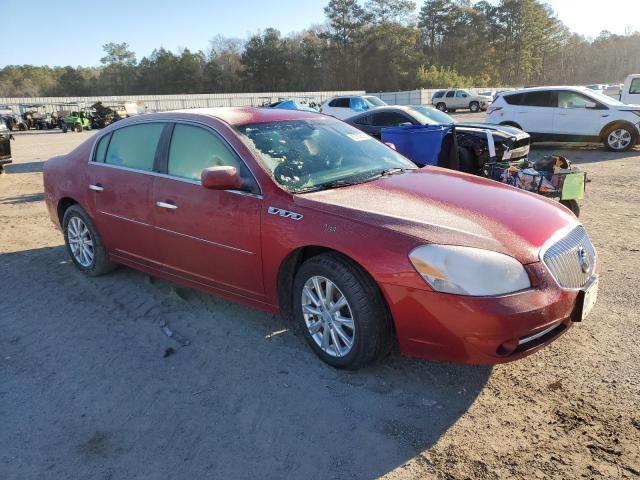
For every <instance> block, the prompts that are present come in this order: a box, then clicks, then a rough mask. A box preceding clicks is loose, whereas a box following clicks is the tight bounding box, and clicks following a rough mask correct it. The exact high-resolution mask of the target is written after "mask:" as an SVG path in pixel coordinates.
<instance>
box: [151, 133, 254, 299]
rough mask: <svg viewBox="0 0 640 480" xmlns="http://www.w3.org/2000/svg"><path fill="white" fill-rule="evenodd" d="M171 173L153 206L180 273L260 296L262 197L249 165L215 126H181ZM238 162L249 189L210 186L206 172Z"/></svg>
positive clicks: (172, 265) (161, 181)
mask: <svg viewBox="0 0 640 480" xmlns="http://www.w3.org/2000/svg"><path fill="white" fill-rule="evenodd" d="M166 163H167V166H166V173H167V175H166V176H159V177H157V178H156V179H155V182H154V186H153V195H152V197H153V205H154V209H155V215H154V216H155V230H156V238H157V239H158V249H159V251H160V255H161V257H162V259H163V260H162V261H163V263H164V264H165V267H166V268H167V269H169V270H171V271H172V272H173V273H174V274H175V275H178V276H182V277H186V278H188V279H190V280H193V281H196V282H199V283H202V284H207V285H210V286H212V287H214V288H219V289H222V290H226V291H229V292H232V293H236V294H241V295H247V296H250V297H254V298H258V299H259V298H260V297H261V296H262V295H263V292H264V288H263V282H262V257H261V253H262V252H261V248H260V245H261V244H260V209H261V208H262V197H261V196H260V195H259V190H258V185H257V183H256V181H255V179H254V178H253V176H252V175H251V173H250V172H249V170H248V168H247V167H246V165H245V164H244V163H243V161H242V160H241V159H240V158H239V157H238V155H237V154H236V153H235V152H233V151H232V150H231V148H230V147H229V146H228V145H227V143H226V142H225V141H224V140H223V139H222V138H221V137H220V136H219V135H218V134H217V133H214V132H213V131H212V130H209V129H207V128H204V127H200V126H196V125H191V124H176V125H175V128H174V130H173V134H172V137H171V142H170V145H169V149H168V155H167V162H166ZM223 165H228V166H234V167H236V168H237V169H238V171H239V172H240V174H241V176H242V177H243V179H244V180H245V183H246V184H247V186H248V190H249V191H228V190H225V191H223V190H209V189H206V188H204V187H203V186H202V185H201V184H200V174H201V172H202V170H204V169H205V168H207V167H212V166H223Z"/></svg>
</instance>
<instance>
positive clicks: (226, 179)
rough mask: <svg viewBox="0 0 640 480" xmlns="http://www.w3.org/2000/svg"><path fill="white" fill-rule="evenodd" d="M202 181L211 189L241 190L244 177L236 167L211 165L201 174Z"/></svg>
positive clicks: (204, 185)
mask: <svg viewBox="0 0 640 480" xmlns="http://www.w3.org/2000/svg"><path fill="white" fill-rule="evenodd" d="M200 182H201V183H202V186H203V187H204V188H208V189H210V190H239V189H241V188H242V179H241V178H240V174H239V173H238V169H237V168H236V167H228V166H224V167H209V168H205V169H204V170H203V171H202V173H201V174H200Z"/></svg>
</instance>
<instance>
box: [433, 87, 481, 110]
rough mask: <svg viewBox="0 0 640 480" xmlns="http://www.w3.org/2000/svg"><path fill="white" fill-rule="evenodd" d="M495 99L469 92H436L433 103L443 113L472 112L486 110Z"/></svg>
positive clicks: (461, 90)
mask: <svg viewBox="0 0 640 480" xmlns="http://www.w3.org/2000/svg"><path fill="white" fill-rule="evenodd" d="M492 101H493V98H491V97H489V96H486V95H478V94H477V93H472V92H470V91H469V90H463V89H451V90H441V91H438V92H436V93H435V94H434V95H433V98H432V99H431V103H433V105H434V106H435V107H436V108H437V109H438V110H440V111H441V112H455V111H456V110H458V109H464V108H468V109H469V110H471V111H472V112H474V113H475V112H479V111H480V110H486V109H487V107H488V106H489V104H490V103H491V102H492Z"/></svg>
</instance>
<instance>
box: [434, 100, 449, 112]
mask: <svg viewBox="0 0 640 480" xmlns="http://www.w3.org/2000/svg"><path fill="white" fill-rule="evenodd" d="M436 108H437V109H438V110H440V111H441V112H446V111H447V106H446V105H445V104H444V103H443V102H439V103H437V104H436Z"/></svg>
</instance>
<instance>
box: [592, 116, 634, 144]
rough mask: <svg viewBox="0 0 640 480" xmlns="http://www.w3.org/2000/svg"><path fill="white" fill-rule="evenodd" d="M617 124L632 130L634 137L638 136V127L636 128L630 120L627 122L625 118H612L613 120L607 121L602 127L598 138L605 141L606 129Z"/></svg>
mask: <svg viewBox="0 0 640 480" xmlns="http://www.w3.org/2000/svg"><path fill="white" fill-rule="evenodd" d="M618 126H620V127H622V126H624V127H627V128H629V129H630V130H631V131H632V132H633V134H634V136H635V137H636V138H638V129H637V128H636V126H635V125H634V124H633V123H631V122H629V121H627V120H613V121H611V122H609V123H607V124H606V125H605V126H604V127H602V130H600V140H601V141H602V142H605V141H606V140H607V138H606V137H607V133H608V131H609V130H610V129H612V128H613V127H618Z"/></svg>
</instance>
